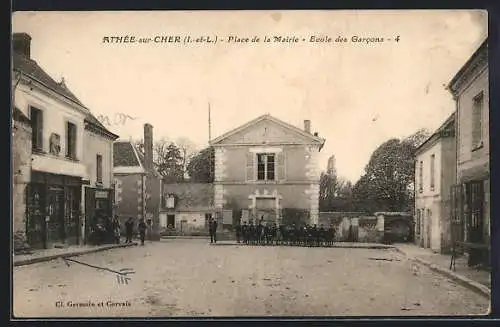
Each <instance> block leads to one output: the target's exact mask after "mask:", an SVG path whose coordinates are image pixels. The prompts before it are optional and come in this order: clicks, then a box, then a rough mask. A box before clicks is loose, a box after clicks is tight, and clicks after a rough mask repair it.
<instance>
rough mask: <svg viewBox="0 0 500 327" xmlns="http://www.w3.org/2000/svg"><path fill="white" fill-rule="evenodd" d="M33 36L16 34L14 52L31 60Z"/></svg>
mask: <svg viewBox="0 0 500 327" xmlns="http://www.w3.org/2000/svg"><path fill="white" fill-rule="evenodd" d="M30 49H31V36H29V34H27V33H14V35H13V36H12V50H13V51H14V52H16V53H19V54H22V55H25V56H26V57H28V58H30V52H31V51H30Z"/></svg>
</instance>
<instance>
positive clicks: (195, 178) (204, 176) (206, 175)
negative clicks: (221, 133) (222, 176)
mask: <svg viewBox="0 0 500 327" xmlns="http://www.w3.org/2000/svg"><path fill="white" fill-rule="evenodd" d="M187 172H188V174H189V178H190V181H192V182H194V183H212V182H213V181H214V176H215V151H214V148H213V147H208V148H205V149H203V150H201V151H199V152H198V153H196V154H194V155H193V156H192V157H191V158H190V160H189V163H188V164H187Z"/></svg>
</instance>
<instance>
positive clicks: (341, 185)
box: [319, 173, 352, 211]
mask: <svg viewBox="0 0 500 327" xmlns="http://www.w3.org/2000/svg"><path fill="white" fill-rule="evenodd" d="M319 189H320V192H319V193H320V194H319V209H320V211H352V206H351V203H352V200H351V197H352V183H351V182H350V181H346V180H345V179H343V178H341V177H338V176H337V175H336V174H332V173H322V174H321V177H320V187H319Z"/></svg>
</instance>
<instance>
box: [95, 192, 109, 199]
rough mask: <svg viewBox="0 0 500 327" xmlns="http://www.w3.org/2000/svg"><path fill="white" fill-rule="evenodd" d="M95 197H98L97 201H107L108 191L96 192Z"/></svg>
mask: <svg viewBox="0 0 500 327" xmlns="http://www.w3.org/2000/svg"><path fill="white" fill-rule="evenodd" d="M95 197H96V199H107V198H108V192H106V191H96V192H95Z"/></svg>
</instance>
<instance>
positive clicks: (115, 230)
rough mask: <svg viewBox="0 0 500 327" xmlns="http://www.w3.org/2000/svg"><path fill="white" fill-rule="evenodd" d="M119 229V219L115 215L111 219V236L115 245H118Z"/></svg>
mask: <svg viewBox="0 0 500 327" xmlns="http://www.w3.org/2000/svg"><path fill="white" fill-rule="evenodd" d="M120 228H121V226H120V219H119V218H118V215H115V217H114V218H113V234H114V237H115V243H116V244H120Z"/></svg>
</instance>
